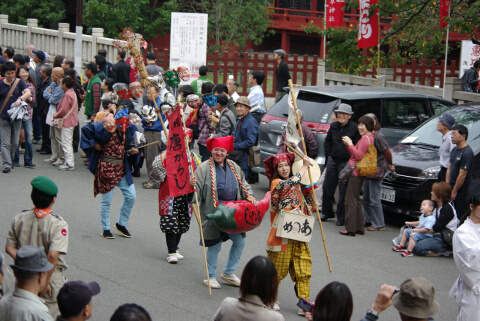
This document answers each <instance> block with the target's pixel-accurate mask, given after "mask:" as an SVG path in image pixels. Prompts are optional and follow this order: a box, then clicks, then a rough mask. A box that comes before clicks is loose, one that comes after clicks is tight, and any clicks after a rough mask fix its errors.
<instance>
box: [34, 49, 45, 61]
mask: <svg viewBox="0 0 480 321" xmlns="http://www.w3.org/2000/svg"><path fill="white" fill-rule="evenodd" d="M32 53H33V54H34V55H35V56H36V57H37V58H38V60H40V61H45V58H46V57H45V53H44V52H43V51H41V50H32Z"/></svg>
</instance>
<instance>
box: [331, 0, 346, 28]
mask: <svg viewBox="0 0 480 321" xmlns="http://www.w3.org/2000/svg"><path fill="white" fill-rule="evenodd" d="M344 7H345V0H328V3H327V15H326V16H327V28H328V27H341V26H342V23H343V15H344V14H345V11H343V8H344Z"/></svg>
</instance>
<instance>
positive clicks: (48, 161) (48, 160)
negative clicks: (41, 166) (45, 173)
mask: <svg viewBox="0 0 480 321" xmlns="http://www.w3.org/2000/svg"><path fill="white" fill-rule="evenodd" d="M56 160H57V159H56V158H51V157H50V158H47V159H45V160H44V162H45V163H47V164H51V163H53V162H55V161H56Z"/></svg>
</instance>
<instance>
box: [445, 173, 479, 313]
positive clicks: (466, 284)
mask: <svg viewBox="0 0 480 321" xmlns="http://www.w3.org/2000/svg"><path fill="white" fill-rule="evenodd" d="M469 191H470V193H469V195H470V196H469V197H468V200H469V202H470V214H469V216H468V217H467V218H466V219H465V221H464V222H463V224H462V225H460V227H459V228H458V229H457V231H456V232H455V234H454V236H453V258H454V259H455V265H456V266H457V270H458V273H459V274H460V276H459V277H458V279H457V281H456V282H455V284H454V285H453V287H452V289H451V290H450V296H451V297H454V298H455V299H456V301H457V306H458V316H457V321H479V320H480V183H479V182H472V184H471V186H470V188H469ZM462 219H463V218H462Z"/></svg>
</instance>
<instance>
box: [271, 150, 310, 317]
mask: <svg viewBox="0 0 480 321" xmlns="http://www.w3.org/2000/svg"><path fill="white" fill-rule="evenodd" d="M294 158H295V156H294V155H293V154H289V153H283V154H279V155H275V156H271V157H269V158H267V159H265V160H264V164H265V171H266V175H267V178H268V179H269V180H271V181H272V185H271V186H270V193H271V199H270V220H271V229H270V234H269V235H268V239H267V246H266V250H267V256H268V258H270V259H271V260H272V261H273V263H274V264H275V267H276V268H277V271H278V278H279V281H281V280H283V279H284V278H285V277H286V276H287V274H288V273H289V272H290V277H291V278H292V281H293V282H295V293H296V294H297V297H298V298H299V299H300V298H305V299H307V300H310V278H311V277H312V257H311V255H310V249H309V248H308V243H306V242H301V241H296V240H291V239H286V238H281V237H278V236H277V224H278V220H279V217H280V215H278V214H279V213H280V212H282V211H291V210H295V209H301V211H302V212H303V214H305V215H311V213H312V212H313V208H312V199H311V194H310V193H306V194H305V196H303V194H302V190H301V185H300V181H301V179H302V176H303V175H305V173H306V172H307V168H308V166H309V165H310V159H309V158H308V157H307V156H305V157H304V158H303V165H302V167H301V168H300V170H299V171H298V173H296V174H295V175H294V174H293V172H292V164H293V160H294ZM277 309H278V305H277ZM298 314H299V315H305V313H304V312H303V310H302V309H300V310H299V312H298Z"/></svg>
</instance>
